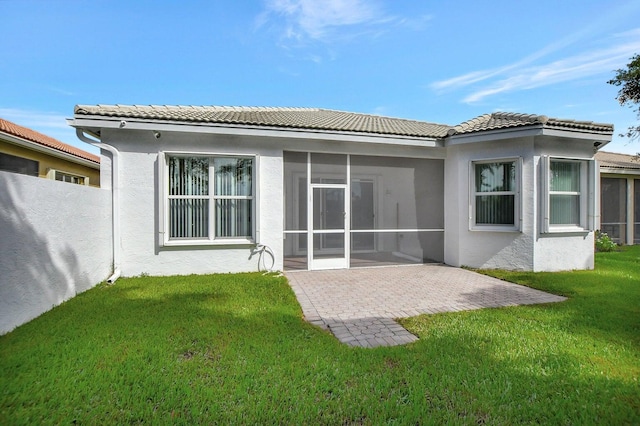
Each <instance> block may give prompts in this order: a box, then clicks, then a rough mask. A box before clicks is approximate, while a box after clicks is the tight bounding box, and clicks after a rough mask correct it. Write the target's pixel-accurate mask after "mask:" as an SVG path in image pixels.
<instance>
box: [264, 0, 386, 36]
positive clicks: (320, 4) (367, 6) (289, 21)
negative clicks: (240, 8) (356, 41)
mask: <svg viewBox="0 0 640 426" xmlns="http://www.w3.org/2000/svg"><path fill="white" fill-rule="evenodd" d="M266 4H267V9H268V11H270V12H272V13H275V14H277V15H281V16H283V17H284V19H285V22H286V27H285V37H286V38H292V39H298V40H299V39H302V38H307V37H308V38H311V39H315V40H325V39H326V38H327V37H329V36H330V35H331V34H332V30H334V29H335V28H338V27H344V26H353V25H358V24H365V23H371V22H375V21H377V20H380V19H382V18H383V14H382V12H381V10H380V9H379V7H378V5H377V2H374V1H371V0H369V1H365V0H267V2H266ZM259 19H260V21H261V22H265V21H266V19H267V18H266V17H265V16H264V15H261V16H260V17H259Z"/></svg>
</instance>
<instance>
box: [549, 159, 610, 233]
mask: <svg viewBox="0 0 640 426" xmlns="http://www.w3.org/2000/svg"><path fill="white" fill-rule="evenodd" d="M540 178H541V189H542V194H541V197H540V201H541V203H540V212H541V213H542V215H541V217H540V219H541V223H540V224H541V229H540V230H541V232H542V233H557V232H588V231H592V230H594V229H595V227H596V223H598V221H599V213H600V209H599V208H598V207H597V202H596V198H597V196H598V187H597V183H598V182H599V181H600V177H599V173H598V166H597V164H596V162H595V161H594V160H593V159H581V158H559V157H555V158H554V157H549V156H542V157H540Z"/></svg>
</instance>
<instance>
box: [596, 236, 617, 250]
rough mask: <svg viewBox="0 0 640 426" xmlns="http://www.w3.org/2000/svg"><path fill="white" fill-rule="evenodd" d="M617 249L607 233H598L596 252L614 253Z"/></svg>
mask: <svg viewBox="0 0 640 426" xmlns="http://www.w3.org/2000/svg"><path fill="white" fill-rule="evenodd" d="M617 247H618V245H617V244H616V243H615V242H614V241H613V240H612V239H611V237H610V236H609V235H607V233H606V232H600V231H596V251H614V250H615V249H616V248H617Z"/></svg>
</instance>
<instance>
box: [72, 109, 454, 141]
mask: <svg viewBox="0 0 640 426" xmlns="http://www.w3.org/2000/svg"><path fill="white" fill-rule="evenodd" d="M69 125H71V126H72V127H75V128H81V129H86V130H89V131H91V132H93V133H96V134H100V130H101V129H128V130H149V131H158V132H163V131H166V132H169V131H173V132H194V133H210V134H227V135H243V136H262V137H280V138H283V137H284V138H297V139H300V138H304V139H320V140H332V141H344V142H361V143H379V144H390V145H407V146H420V147H433V148H440V147H443V146H444V138H437V137H417V136H405V135H393V134H382V133H365V132H347V131H332V130H322V129H309V128H296V127H277V126H261V125H249V124H245V125H243V124H231V123H210V122H184V121H168V120H152V119H136V118H128V117H104V116H95V115H94V116H89V115H80V116H78V115H76V116H75V117H74V119H73V120H69Z"/></svg>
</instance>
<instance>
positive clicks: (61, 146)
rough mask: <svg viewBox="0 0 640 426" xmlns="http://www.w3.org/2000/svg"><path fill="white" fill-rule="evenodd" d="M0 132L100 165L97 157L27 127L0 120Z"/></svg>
mask: <svg viewBox="0 0 640 426" xmlns="http://www.w3.org/2000/svg"><path fill="white" fill-rule="evenodd" d="M0 132H4V133H7V134H9V135H12V136H15V137H18V138H21V139H26V140H28V141H31V142H34V143H37V144H38V145H43V146H46V147H48V148H53V149H55V150H58V151H61V152H64V153H67V154H71V155H73V156H76V157H78V158H82V159H84V160H89V161H92V162H94V163H97V164H99V163H100V157H99V156H97V155H94V154H91V153H89V152H86V151H83V150H81V149H80V148H76V147H74V146H71V145H68V144H66V143H64V142H60V141H59V140H57V139H54V138H52V137H50V136H47V135H44V134H42V133H40V132H36V131H35V130H31V129H29V128H27V127H23V126H20V125H18V124H15V123H12V122H11V121H8V120H4V119H2V118H0Z"/></svg>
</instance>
